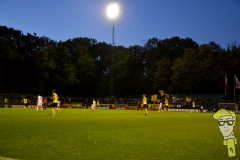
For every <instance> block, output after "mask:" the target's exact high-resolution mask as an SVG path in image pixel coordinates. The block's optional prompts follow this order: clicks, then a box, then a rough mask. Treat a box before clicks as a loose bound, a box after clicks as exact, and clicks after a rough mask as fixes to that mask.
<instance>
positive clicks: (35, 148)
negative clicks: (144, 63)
mask: <svg viewBox="0 0 240 160" xmlns="http://www.w3.org/2000/svg"><path fill="white" fill-rule="evenodd" d="M56 113H57V116H51V114H52V112H51V109H47V110H46V111H43V112H35V109H26V110H24V109H11V108H8V109H6V108H1V109H0V157H9V158H14V159H20V160H48V159H49V160H55V159H56V160H60V159H65V160H75V159H76V160H79V159H81V160H101V159H102V160H106V159H109V160H139V159H144V160H154V159H155V160H158V159H163V160H165V159H166V160H168V159H169V160H170V159H171V160H172V159H177V160H180V159H183V160H186V159H187V160H188V159H189V160H200V159H208V160H209V159H214V160H215V159H216V160H222V159H223V160H224V159H229V157H228V154H227V153H228V152H227V147H226V146H223V144H222V140H223V137H222V134H221V133H220V131H219V128H218V124H217V121H216V120H215V119H213V118H212V114H211V113H189V112H171V113H162V112H157V111H149V115H144V111H139V110H99V109H98V110H96V111H92V110H90V109H63V113H59V112H56ZM239 118H240V116H239V115H237V120H238V119H239ZM234 130H235V136H236V138H239V139H238V141H239V142H240V122H236V126H235V128H234ZM236 154H237V156H236V157H235V158H238V159H240V143H239V144H237V145H236Z"/></svg>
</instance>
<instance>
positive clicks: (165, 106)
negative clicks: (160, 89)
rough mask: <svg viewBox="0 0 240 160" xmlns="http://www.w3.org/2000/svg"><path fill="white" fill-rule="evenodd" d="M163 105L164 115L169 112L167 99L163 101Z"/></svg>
mask: <svg viewBox="0 0 240 160" xmlns="http://www.w3.org/2000/svg"><path fill="white" fill-rule="evenodd" d="M164 103H165V105H164V112H165V113H166V111H168V112H170V110H169V107H168V99H167V98H165V101H164Z"/></svg>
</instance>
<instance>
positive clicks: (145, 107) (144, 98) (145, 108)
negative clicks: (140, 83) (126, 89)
mask: <svg viewBox="0 0 240 160" xmlns="http://www.w3.org/2000/svg"><path fill="white" fill-rule="evenodd" d="M143 109H144V111H145V115H148V105H147V97H146V94H143Z"/></svg>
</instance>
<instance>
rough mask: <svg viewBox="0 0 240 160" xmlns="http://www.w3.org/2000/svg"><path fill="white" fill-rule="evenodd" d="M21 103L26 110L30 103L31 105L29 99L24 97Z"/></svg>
mask: <svg viewBox="0 0 240 160" xmlns="http://www.w3.org/2000/svg"><path fill="white" fill-rule="evenodd" d="M21 103H23V104H24V107H23V108H24V109H26V108H28V103H30V100H29V99H27V98H26V97H23V99H22V101H21Z"/></svg>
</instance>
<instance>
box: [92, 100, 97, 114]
mask: <svg viewBox="0 0 240 160" xmlns="http://www.w3.org/2000/svg"><path fill="white" fill-rule="evenodd" d="M95 109H96V101H95V99H93V104H92V110H93V111H95Z"/></svg>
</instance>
